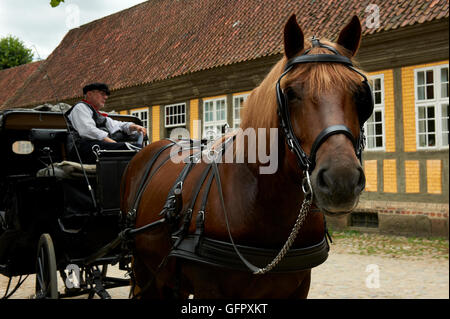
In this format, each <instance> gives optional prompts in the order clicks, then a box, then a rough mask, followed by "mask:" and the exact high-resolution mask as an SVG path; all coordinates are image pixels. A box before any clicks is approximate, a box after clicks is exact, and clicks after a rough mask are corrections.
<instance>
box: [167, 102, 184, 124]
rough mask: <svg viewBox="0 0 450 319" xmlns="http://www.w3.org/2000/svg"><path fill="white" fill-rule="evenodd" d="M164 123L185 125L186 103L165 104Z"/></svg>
mask: <svg viewBox="0 0 450 319" xmlns="http://www.w3.org/2000/svg"><path fill="white" fill-rule="evenodd" d="M165 125H166V127H176V126H184V125H186V103H178V104H172V105H166V107H165Z"/></svg>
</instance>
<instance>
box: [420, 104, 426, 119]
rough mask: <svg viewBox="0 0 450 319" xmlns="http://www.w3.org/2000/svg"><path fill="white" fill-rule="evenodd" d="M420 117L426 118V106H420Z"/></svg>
mask: <svg viewBox="0 0 450 319" xmlns="http://www.w3.org/2000/svg"><path fill="white" fill-rule="evenodd" d="M419 118H420V119H424V118H425V108H424V107H419Z"/></svg>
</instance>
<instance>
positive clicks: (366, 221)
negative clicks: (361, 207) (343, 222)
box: [350, 212, 378, 228]
mask: <svg viewBox="0 0 450 319" xmlns="http://www.w3.org/2000/svg"><path fill="white" fill-rule="evenodd" d="M350 226H353V227H373V228H377V227H378V214H377V213H360V212H353V213H351V214H350Z"/></svg>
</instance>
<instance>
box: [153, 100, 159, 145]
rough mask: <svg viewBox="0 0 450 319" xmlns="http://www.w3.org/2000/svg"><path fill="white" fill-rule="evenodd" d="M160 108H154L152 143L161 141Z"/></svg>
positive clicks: (157, 106) (156, 106)
mask: <svg viewBox="0 0 450 319" xmlns="http://www.w3.org/2000/svg"><path fill="white" fill-rule="evenodd" d="M159 109H160V106H159V105H154V106H152V142H156V141H159V140H160V132H159V122H160V117H161V116H160V113H159Z"/></svg>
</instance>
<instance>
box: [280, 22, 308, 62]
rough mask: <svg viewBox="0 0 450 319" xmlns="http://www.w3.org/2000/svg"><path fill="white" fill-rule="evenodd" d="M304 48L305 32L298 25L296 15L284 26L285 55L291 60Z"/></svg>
mask: <svg viewBox="0 0 450 319" xmlns="http://www.w3.org/2000/svg"><path fill="white" fill-rule="evenodd" d="M303 47H304V37H303V32H302V29H301V28H300V26H299V25H298V23H297V18H296V17H295V14H293V15H291V17H290V18H289V20H288V22H286V25H285V26H284V54H285V55H286V57H287V59H288V60H289V59H291V58H293V57H294V56H295V55H296V54H297V53H299V52H300V51H302V50H303Z"/></svg>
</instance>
